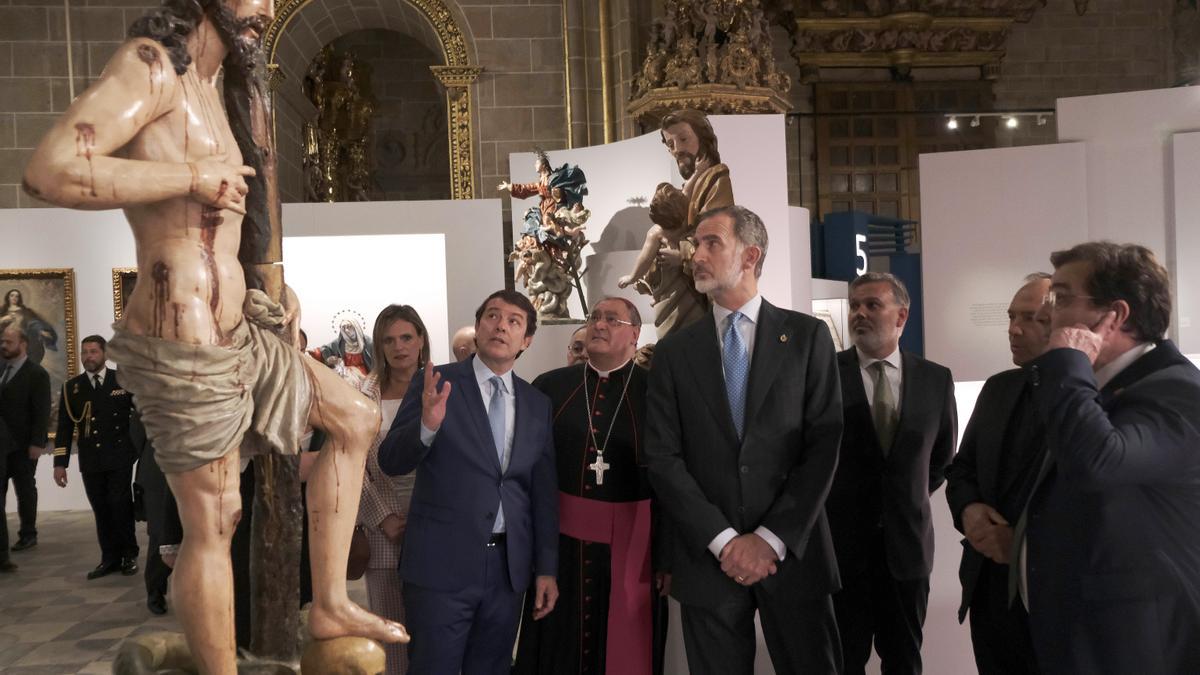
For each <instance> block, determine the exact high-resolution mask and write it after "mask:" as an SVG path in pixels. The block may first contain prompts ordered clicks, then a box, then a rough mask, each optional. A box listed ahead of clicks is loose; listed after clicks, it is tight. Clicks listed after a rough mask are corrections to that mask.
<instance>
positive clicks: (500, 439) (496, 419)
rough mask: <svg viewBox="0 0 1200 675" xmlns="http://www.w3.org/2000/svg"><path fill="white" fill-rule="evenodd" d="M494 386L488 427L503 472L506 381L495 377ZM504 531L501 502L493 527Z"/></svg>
mask: <svg viewBox="0 0 1200 675" xmlns="http://www.w3.org/2000/svg"><path fill="white" fill-rule="evenodd" d="M488 382H490V383H491V384H492V399H491V401H490V402H489V403H488V425H490V426H491V427H492V442H494V443H495V444H496V457H497V458H498V459H499V460H500V471H501V472H503V471H504V470H505V469H506V468H507V467H505V466H504V464H505V462H504V455H505V452H504V449H505V446H506V445H507V443H506V442H505V441H506V440H507V439H506V436H507V434H505V433H504V427H505V424H504V418H505V416H506V415H505V413H506V412H507V411H506V407H507V405H506V402H505V400H504V392H505V387H504V380H502V379H500V376H498V375H493V376H492V377H491V379H489V380H488ZM503 531H504V503H503V502H501V503H500V506H499V508H497V509H496V522H495V523H494V524H493V525H492V532H503Z"/></svg>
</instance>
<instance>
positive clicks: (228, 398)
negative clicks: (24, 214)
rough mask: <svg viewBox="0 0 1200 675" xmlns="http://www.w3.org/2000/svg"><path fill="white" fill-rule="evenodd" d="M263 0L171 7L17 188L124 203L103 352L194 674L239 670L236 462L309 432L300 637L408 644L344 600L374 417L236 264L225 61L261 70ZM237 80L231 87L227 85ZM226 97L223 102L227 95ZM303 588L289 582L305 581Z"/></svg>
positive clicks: (83, 202) (73, 113)
mask: <svg viewBox="0 0 1200 675" xmlns="http://www.w3.org/2000/svg"><path fill="white" fill-rule="evenodd" d="M272 14H273V10H272V4H271V0H165V2H164V4H163V6H162V7H161V8H158V9H155V10H151V11H150V12H149V13H148V14H147V15H146V16H145V17H143V18H142V19H140V20H139V21H137V22H135V23H134V25H133V26H132V27H131V29H130V35H131V36H135V37H131V39H130V40H129V41H127V42H126V43H125V44H124V45H122V46H121V47H120V48H119V49H118V50H117V52H116V54H115V55H114V56H113V58H112V59H111V60H110V61H109V62H108V65H107V66H106V67H105V69H104V72H103V74H102V75H101V77H100V79H99V80H98V81H97V82H96V83H95V84H93V85H92V86H91V87H89V88H88V90H87V91H85V92H84V93H83V94H82V95H81V96H80V97H79V98H77V99H76V100H75V102H74V103H72V105H71V107H70V108H69V109H68V110H67V112H66V113H65V114H64V115H63V117H62V118H60V119H59V120H58V122H57V123H56V124H55V125H54V126H53V127H52V128H51V129H50V131H49V132H48V133H47V135H46V137H45V138H44V139H43V140H42V142H41V144H40V145H39V146H38V148H37V150H36V151H35V152H34V155H33V157H32V159H31V160H30V162H29V165H28V166H27V167H26V170H25V183H24V188H25V190H26V191H27V192H28V193H29V194H31V195H32V196H35V197H37V198H39V199H43V200H45V201H48V202H51V203H53V204H57V205H60V206H65V207H69V208H79V209H111V208H122V209H124V210H125V214H126V216H127V218H128V219H129V224H130V226H131V227H132V229H133V235H134V239H135V242H136V245H137V262H138V269H139V270H141V276H142V283H139V284H138V285H137V287H136V289H135V290H134V292H133V295H132V297H131V298H130V299H129V301H128V304H127V306H126V309H125V313H124V315H123V317H122V318H121V320H120V321H119V322H118V323H117V324H115V325H114V337H113V339H112V341H111V342H110V343H109V355H110V357H111V358H112V359H113V361H115V362H116V363H117V364H118V366H120V372H121V382H122V384H123V385H124V386H125V387H126V388H127V389H128V390H130V391H131V392H132V393H133V394H134V401H135V404H136V405H137V407H138V408H139V409H140V411H141V414H142V420H143V423H144V425H145V427H146V432H147V436H148V438H149V440H150V441H151V442H152V443H153V445H154V447H155V448H156V456H157V459H158V462H159V464H160V465H161V466H162V468H163V470H164V471H165V472H167V476H168V481H169V483H170V485H171V490H172V492H174V494H175V497H176V499H177V500H178V502H179V512H180V517H181V519H182V521H183V527H184V539H183V544H182V547H181V549H180V551H179V556H178V559H177V563H176V566H175V570H174V577H175V581H174V583H173V584H172V587H173V589H174V594H175V597H174V602H175V606H176V607H177V608H178V610H179V617H180V623H181V624H182V625H183V628H184V632H185V635H186V637H187V642H188V646H189V648H190V650H191V653H192V656H193V658H194V659H195V661H196V664H197V666H198V667H199V668H200V670H201V672H203V673H217V674H220V675H233V673H235V672H236V662H235V658H236V654H235V652H236V649H235V644H234V620H233V580H232V571H231V567H230V560H229V546H230V539H231V537H232V536H233V531H234V526H235V525H236V523H237V521H238V519H239V518H240V517H241V509H240V499H239V492H238V477H239V471H240V468H239V464H240V459H241V457H242V455H243V454H249V453H250V452H251V451H253V450H256V449H259V448H266V449H269V450H271V451H274V452H279V453H295V452H296V450H297V446H298V442H299V437H300V434H301V433H302V432H303V430H304V428H305V426H306V425H307V424H311V425H312V426H314V427H317V428H320V429H322V430H324V431H325V432H326V433H327V436H328V438H329V441H328V442H327V443H326V444H325V446H324V449H323V450H322V451H321V454H320V457H319V459H318V460H317V463H316V466H315V467H314V469H313V472H312V474H311V477H310V478H309V481H308V503H309V514H308V517H309V528H310V534H311V537H310V539H311V542H312V543H311V561H312V573H313V606H312V609H311V611H310V613H309V623H308V625H309V631H310V632H311V633H312V635H313V637H315V638H318V639H327V638H334V637H341V636H362V637H367V638H372V639H376V640H380V641H383V642H404V641H407V640H408V636H407V634H406V632H405V630H404V628H403V626H400V625H399V624H395V623H391V622H387V621H384V620H383V619H380V618H379V617H376V616H374V615H373V614H371V613H369V612H367V611H365V610H363V609H362V608H360V607H359V606H358V605H356V604H354V603H352V602H351V601H350V600H349V598H348V597H347V595H346V575H345V572H346V558H347V554H348V551H349V546H350V539H351V535H352V534H353V530H354V521H355V517H356V515H357V512H358V496H359V493H360V489H361V482H362V477H363V465H364V462H365V459H366V453H367V449H368V445H369V443H370V442H371V440H372V438H373V437H374V436H375V433H376V430H377V429H378V426H379V410H378V408H377V407H376V406H375V405H374V404H373V403H371V402H370V401H369V400H368V399H367V398H365V397H364V396H362V395H360V394H359V393H358V392H356V391H354V390H353V389H352V388H350V387H349V386H347V385H346V384H345V383H343V382H342V381H341V380H340V379H338V377H337V376H336V375H335V374H334V373H333V371H331V370H329V369H328V368H326V367H325V366H324V365H323V364H321V363H318V362H317V361H315V360H313V359H311V358H307V357H303V356H302V354H301V353H300V351H299V350H298V349H297V348H296V347H295V346H294V345H293V343H292V341H291V339H290V336H289V330H292V329H294V327H295V325H297V324H296V319H297V314H298V311H299V308H298V306H297V304H296V303H295V301H294V296H290V297H291V299H292V301H291V302H287V303H285V304H286V305H287V307H286V308H285V307H283V306H281V305H280V304H278V303H276V302H274V301H272V300H271V299H270V298H268V297H267V296H266V294H264V293H263V292H262V291H260V290H257V289H249V290H248V289H247V285H246V280H245V277H244V275H243V270H242V266H241V264H240V263H239V260H238V250H239V244H240V241H241V238H242V229H243V217H244V215H245V213H246V196H247V193H248V191H249V188H248V186H247V179H251V178H252V177H253V176H254V173H255V171H254V169H252V168H250V167H249V166H245V163H244V161H243V157H242V153H241V151H240V150H239V145H238V140H239V139H237V138H235V135H234V132H233V131H232V130H231V128H230V124H229V120H228V119H227V118H226V115H225V112H224V108H223V106H222V104H221V100H220V94H219V92H218V89H217V86H216V84H217V79H218V76H219V75H220V73H221V70H222V67H224V68H225V69H226V70H227V71H232V70H234V69H239V70H238V71H237V75H238V76H239V77H240V76H244V75H246V73H247V72H248V71H250V70H251V69H252V68H253V64H254V63H255V62H256V59H261V43H260V41H261V34H262V33H263V32H264V31H265V29H266V27H267V26H268V25H269V23H270V22H271V19H272ZM233 74H234V73H232V72H227V74H226V78H225V82H226V86H227V87H228V86H230V85H229V83H230V80H231V79H235V80H236V79H238V78H237V77H234V78H231V77H230V76H231V75H233ZM227 100H228V97H227ZM297 583H298V580H297Z"/></svg>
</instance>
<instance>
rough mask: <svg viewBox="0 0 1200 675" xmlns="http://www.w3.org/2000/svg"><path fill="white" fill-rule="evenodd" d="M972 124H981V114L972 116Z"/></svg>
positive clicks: (975, 125)
mask: <svg viewBox="0 0 1200 675" xmlns="http://www.w3.org/2000/svg"><path fill="white" fill-rule="evenodd" d="M971 126H973V127H977V126H979V115H976V116H974V117H972V118H971Z"/></svg>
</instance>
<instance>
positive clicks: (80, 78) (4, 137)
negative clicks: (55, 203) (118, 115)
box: [0, 0, 158, 208]
mask: <svg viewBox="0 0 1200 675" xmlns="http://www.w3.org/2000/svg"><path fill="white" fill-rule="evenodd" d="M157 4H158V3H157V2H153V1H150V2H139V1H138V0H91V2H90V3H88V4H84V3H75V4H73V6H72V9H71V11H70V18H71V26H70V32H71V52H72V53H71V66H72V68H73V70H74V76H75V77H74V80H75V94H76V95H78V94H80V93H82V92H83V90H84V88H86V87H87V86H88V85H89V84H91V83H92V82H94V81H95V80H96V79H97V78H98V77H99V75H100V71H101V70H102V69H103V68H104V64H105V63H107V62H108V59H109V58H110V57H111V56H112V55H113V52H115V51H116V49H117V47H118V46H119V45H120V44H121V42H122V41H123V40H124V39H125V31H126V29H127V28H128V26H129V24H130V23H132V22H133V21H134V20H135V19H137V18H138V17H139V16H141V15H142V13H143V12H145V10H146V8H147V7H151V6H155V5H157ZM66 35H67V22H66V12H65V11H64V9H63V7H62V3H50V2H39V1H38V0H32V1H22V0H14V1H13V2H12V4H11V5H8V6H5V7H0V208H15V207H34V206H44V204H43V203H42V202H39V201H38V200H36V199H33V198H32V197H30V196H28V195H26V194H25V193H23V192H21V190H20V183H21V173H22V172H23V171H24V168H25V163H26V161H27V160H28V159H29V155H30V154H31V153H32V152H33V148H34V146H35V145H37V143H38V141H39V140H40V139H41V137H42V135H43V134H44V133H45V132H46V130H47V129H48V128H49V127H50V125H51V124H52V123H53V122H54V120H55V119H56V118H57V117H58V115H59V114H61V113H62V112H63V111H64V110H66V109H67V106H68V105H70V102H71V96H70V87H69V86H68V81H69V78H68V74H67V73H68V68H67V40H66Z"/></svg>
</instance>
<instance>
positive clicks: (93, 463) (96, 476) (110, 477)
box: [54, 335, 138, 579]
mask: <svg viewBox="0 0 1200 675" xmlns="http://www.w3.org/2000/svg"><path fill="white" fill-rule="evenodd" d="M105 346H106V341H105V339H104V338H102V337H100V336H99V335H89V336H88V337H85V338H83V341H82V343H81V344H80V347H79V354H80V361H82V362H83V370H84V372H83V373H81V374H80V375H77V376H76V377H73V378H71V379H70V380H68V381H67V382H66V383H64V384H63V389H62V394H61V396H60V398H59V402H58V435H57V436H56V437H55V438H56V446H57V447H55V448H54V482H55V483H57V484H58V486H59V487H66V485H67V466H68V464H69V463H70V461H71V439H72V438H75V439H76V443H75V447H76V452H77V453H78V454H79V473H80V474H81V475H82V476H83V487H84V490H86V491H87V497H88V501H89V502H90V503H91V505H92V513H93V514H94V515H95V517H96V536H97V538H98V539H99V540H100V552H101V556H100V564H99V565H97V566H96V568H95V569H93V570H92V571H91V572H88V575H87V577H88V579H99V578H100V577H103V576H106V575H109V574H112V573H113V572H116V571H118V570H120V572H121V574H124V575H125V576H131V575H134V574H137V570H138V567H137V558H138V545H137V539H136V538H135V536H134V531H133V489H132V487H131V484H132V482H133V463H134V461H135V460H136V459H137V455H136V453H135V451H134V448H133V444H132V442H131V441H130V438H129V420H130V415H131V414H132V412H133V397H132V395H130V394H129V392H127V391H125V390H124V389H122V388H121V386H120V385H119V384H118V383H117V372H116V371H115V370H112V369H110V368H108V367H107V366H106V365H105V355H104V351H105ZM76 434H78V436H76Z"/></svg>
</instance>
